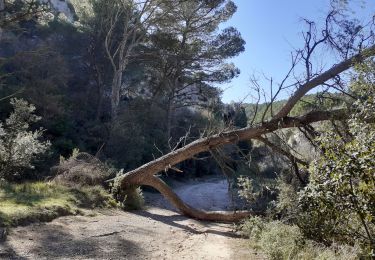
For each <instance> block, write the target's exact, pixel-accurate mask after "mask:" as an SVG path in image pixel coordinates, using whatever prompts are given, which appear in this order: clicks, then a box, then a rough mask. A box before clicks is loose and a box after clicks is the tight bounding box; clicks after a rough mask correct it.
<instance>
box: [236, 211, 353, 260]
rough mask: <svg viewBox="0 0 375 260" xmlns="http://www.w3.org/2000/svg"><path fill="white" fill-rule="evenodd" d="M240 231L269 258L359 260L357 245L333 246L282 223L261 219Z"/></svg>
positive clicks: (249, 221)
mask: <svg viewBox="0 0 375 260" xmlns="http://www.w3.org/2000/svg"><path fill="white" fill-rule="evenodd" d="M240 229H241V231H242V234H243V235H244V236H246V237H248V238H249V239H250V242H251V243H250V245H252V247H254V248H256V249H259V250H261V251H263V252H264V253H265V254H266V255H267V256H268V257H269V258H270V259H275V260H279V259H288V260H289V259H296V260H297V259H298V260H299V259H306V260H310V259H319V260H321V259H327V260H328V259H343V260H351V259H358V257H359V255H360V249H359V247H358V246H353V247H352V246H348V245H339V244H333V245H331V246H330V247H327V246H324V245H322V244H319V243H317V242H314V241H311V240H307V239H305V238H304V236H303V233H302V232H301V230H300V229H299V228H298V227H297V226H295V225H287V224H285V223H283V222H281V221H271V222H266V221H264V220H262V219H261V218H259V217H252V218H250V219H248V220H246V221H244V222H243V223H242V224H241V226H240Z"/></svg>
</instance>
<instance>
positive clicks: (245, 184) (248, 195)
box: [237, 176, 258, 203]
mask: <svg viewBox="0 0 375 260" xmlns="http://www.w3.org/2000/svg"><path fill="white" fill-rule="evenodd" d="M237 185H238V188H239V191H238V196H239V197H240V198H242V199H244V200H246V201H247V202H248V203H254V202H255V201H256V199H257V197H258V193H257V192H255V190H254V187H253V181H252V180H250V179H249V178H248V177H244V176H240V177H238V178H237Z"/></svg>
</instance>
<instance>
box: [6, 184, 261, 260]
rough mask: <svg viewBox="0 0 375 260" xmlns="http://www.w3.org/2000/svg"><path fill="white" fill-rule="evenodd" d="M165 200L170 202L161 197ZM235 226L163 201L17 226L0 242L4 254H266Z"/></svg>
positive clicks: (205, 256) (163, 256) (183, 190)
mask: <svg viewBox="0 0 375 260" xmlns="http://www.w3.org/2000/svg"><path fill="white" fill-rule="evenodd" d="M212 183H213V184H212V185H213V186H211V184H210V183H209V184H207V183H206V185H205V186H204V187H203V186H201V185H198V186H195V184H194V185H193V186H189V187H186V186H183V187H180V188H178V189H177V191H178V193H180V194H182V195H183V196H185V195H187V196H188V197H189V198H190V199H191V201H189V202H194V201H196V200H195V199H193V196H198V197H199V196H200V195H199V194H201V195H204V194H206V192H208V191H210V190H211V191H212V189H211V188H215V187H216V188H217V185H218V184H217V182H212ZM220 185H221V184H220ZM208 187H209V188H208ZM216 188H215V189H214V191H215V192H216ZM202 189H203V190H202ZM191 192H193V193H191ZM218 193H219V192H217V194H218ZM184 194H185V195H184ZM192 194H194V195H192ZM197 194H198V195H197ZM157 196H158V195H155V194H154V195H152V196H151V197H153V198H152V200H153V201H157V200H158V199H157ZM213 196H214V197H215V196H216V195H213ZM220 196H222V195H220ZM184 198H185V197H184ZM200 198H201V199H204V198H203V197H200ZM207 199H208V198H206V200H205V201H209V200H207ZM218 199H219V198H218ZM219 200H220V199H219ZM219 200H218V201H216V200H215V199H213V201H211V200H210V203H213V204H212V205H213V206H212V208H215V209H220V207H221V206H222V205H221V204H220V205H219V204H217V203H221V202H219ZM207 203H208V202H207ZM159 204H161V205H162V204H164V202H162V199H161V198H160V197H159ZM203 206H204V207H206V206H209V205H203ZM206 209H207V208H206ZM91 214H92V212H91ZM232 228H233V227H232V226H231V225H228V224H219V223H208V222H201V221H195V220H192V219H188V218H186V217H184V216H181V215H179V214H178V213H176V212H174V211H172V210H170V209H166V208H161V207H150V208H148V209H146V210H143V211H134V212H123V211H119V210H113V211H103V212H98V213H96V215H95V216H68V217H61V218H58V219H56V220H54V221H52V222H50V223H39V224H33V225H30V226H26V227H18V228H15V229H12V231H11V234H10V235H9V237H8V240H7V241H6V242H5V243H3V244H0V258H1V259H173V260H176V259H263V258H262V257H261V256H260V255H257V254H256V253H255V252H253V251H250V250H249V249H248V248H247V246H246V244H247V243H248V241H247V240H246V239H242V238H240V237H239V236H238V235H237V234H236V233H234V232H233V230H232Z"/></svg>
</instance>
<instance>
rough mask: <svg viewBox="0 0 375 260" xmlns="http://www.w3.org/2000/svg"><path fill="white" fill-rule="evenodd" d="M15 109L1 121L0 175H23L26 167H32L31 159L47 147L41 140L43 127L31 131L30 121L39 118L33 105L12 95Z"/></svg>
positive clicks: (10, 178)
mask: <svg viewBox="0 0 375 260" xmlns="http://www.w3.org/2000/svg"><path fill="white" fill-rule="evenodd" d="M11 105H12V106H13V109H14V111H13V112H12V113H11V114H10V116H9V117H8V118H7V119H6V120H5V122H3V123H0V178H4V179H6V180H15V179H22V175H23V173H24V171H25V170H26V169H33V168H34V166H33V162H34V161H35V160H36V159H37V158H38V156H39V155H41V154H44V153H45V152H46V151H47V150H48V148H49V147H50V143H49V142H48V141H41V140H40V139H41V138H42V135H43V129H39V130H35V131H30V130H29V128H30V125H31V124H33V123H35V122H37V121H39V120H40V117H38V116H36V115H35V114H34V112H35V107H34V106H33V105H31V104H29V103H28V102H26V101H25V100H22V99H15V98H14V99H12V100H11Z"/></svg>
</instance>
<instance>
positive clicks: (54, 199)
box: [0, 182, 117, 226]
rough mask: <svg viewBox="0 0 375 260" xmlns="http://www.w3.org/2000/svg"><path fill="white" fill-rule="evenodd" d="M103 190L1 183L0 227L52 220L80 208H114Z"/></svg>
mask: <svg viewBox="0 0 375 260" xmlns="http://www.w3.org/2000/svg"><path fill="white" fill-rule="evenodd" d="M116 205H117V204H116V202H115V201H114V200H113V198H112V197H111V196H110V195H109V194H108V193H107V192H105V191H104V190H103V188H100V187H88V188H83V189H71V188H68V187H65V186H62V185H58V184H56V183H46V182H35V183H24V184H9V183H5V182H3V183H1V184H0V226H17V225H22V224H28V223H31V222H36V221H50V220H52V219H54V218H56V217H59V216H63V215H71V214H77V213H79V211H80V208H94V207H115V206H116Z"/></svg>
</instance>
